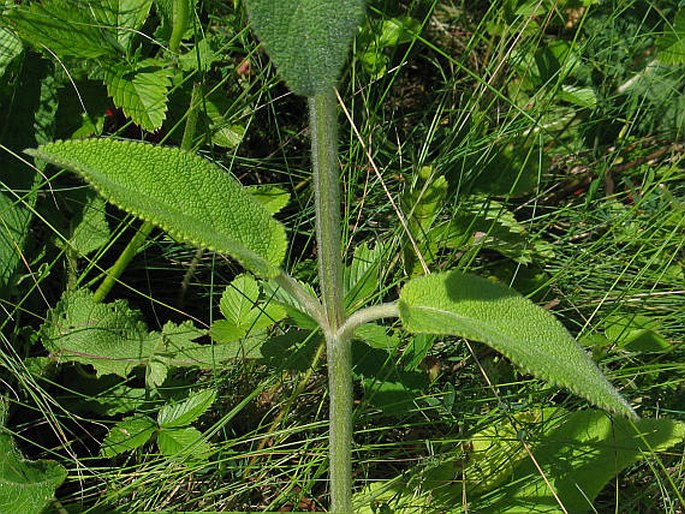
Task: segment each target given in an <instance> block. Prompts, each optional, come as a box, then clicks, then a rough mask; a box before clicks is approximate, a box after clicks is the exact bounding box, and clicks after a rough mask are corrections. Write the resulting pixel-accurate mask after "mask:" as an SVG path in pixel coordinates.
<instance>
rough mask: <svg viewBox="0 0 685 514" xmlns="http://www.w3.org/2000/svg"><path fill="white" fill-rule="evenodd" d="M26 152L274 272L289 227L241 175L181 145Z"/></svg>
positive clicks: (52, 147) (77, 146) (74, 145)
mask: <svg viewBox="0 0 685 514" xmlns="http://www.w3.org/2000/svg"><path fill="white" fill-rule="evenodd" d="M27 153H29V154H30V155H33V156H34V157H38V158H40V159H43V160H45V161H48V162H51V163H53V164H55V165H58V166H62V167H64V168H67V169H70V170H72V171H75V172H76V173H79V174H80V175H82V176H83V177H84V178H85V179H86V180H87V181H88V182H90V183H91V184H92V185H93V186H94V187H95V188H96V189H97V190H98V191H99V192H100V194H102V195H103V196H104V197H105V198H106V199H107V200H108V201H110V202H111V203H113V204H115V205H117V206H118V207H120V208H121V209H123V210H125V211H127V212H130V213H132V214H135V215H136V216H139V217H140V218H142V219H144V220H146V221H149V222H151V223H153V224H155V225H157V226H159V227H161V228H162V229H164V230H166V231H167V232H169V233H170V234H172V235H173V236H175V237H177V238H179V239H181V240H184V241H187V242H189V243H192V244H194V245H196V246H201V247H206V248H209V249H211V250H215V251H218V252H222V253H226V254H229V255H231V256H232V257H234V258H236V259H237V260H238V261H239V262H240V263H241V264H242V265H243V266H245V267H246V268H248V269H249V270H251V271H253V272H254V273H256V274H258V275H262V276H265V277H274V276H276V275H277V274H278V268H279V266H280V264H281V262H282V261H283V258H284V257H285V250H286V238H285V230H284V228H283V226H282V225H281V224H280V223H278V222H277V221H276V220H274V219H273V218H272V217H271V216H270V215H269V213H268V212H267V210H266V209H265V208H264V207H263V206H262V205H261V204H260V203H259V202H258V201H257V200H255V199H254V198H253V197H252V196H251V195H250V194H249V193H248V192H246V191H245V190H244V189H243V187H242V186H241V185H240V183H238V182H237V181H236V180H235V179H233V178H232V177H231V176H229V174H228V173H226V172H224V171H222V170H221V169H219V168H218V167H217V166H215V165H214V164H212V163H211V162H209V161H207V160H205V159H203V158H201V157H199V156H197V155H195V154H194V153H192V152H188V151H185V150H181V149H178V148H169V147H162V146H155V145H151V144H147V143H139V142H133V141H119V140H113V139H84V140H80V141H76V140H74V141H58V142H55V143H48V144H46V145H42V146H41V147H39V148H38V149H36V150H28V151H27Z"/></svg>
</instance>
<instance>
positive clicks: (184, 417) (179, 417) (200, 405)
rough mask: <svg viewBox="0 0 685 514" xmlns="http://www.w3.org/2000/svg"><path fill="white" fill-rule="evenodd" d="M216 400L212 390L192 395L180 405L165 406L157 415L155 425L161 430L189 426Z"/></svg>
mask: <svg viewBox="0 0 685 514" xmlns="http://www.w3.org/2000/svg"><path fill="white" fill-rule="evenodd" d="M215 399H216V391H215V390H214V389H205V390H204V391H199V392H197V393H193V394H191V395H190V396H188V398H186V399H185V400H184V401H182V402H181V403H176V404H171V405H165V406H164V407H162V408H161V409H160V410H159V413H158V414H157V423H158V424H159V426H160V427H162V428H177V427H184V426H187V425H190V424H191V423H192V422H193V421H195V420H196V419H197V418H199V417H200V416H202V415H203V414H204V413H205V412H206V411H207V409H209V407H211V406H212V403H214V400H215Z"/></svg>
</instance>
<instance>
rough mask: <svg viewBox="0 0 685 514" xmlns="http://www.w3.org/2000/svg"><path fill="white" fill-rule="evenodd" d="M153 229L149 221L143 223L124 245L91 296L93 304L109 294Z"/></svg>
mask: <svg viewBox="0 0 685 514" xmlns="http://www.w3.org/2000/svg"><path fill="white" fill-rule="evenodd" d="M154 227H155V226H154V225H153V224H152V223H150V222H149V221H145V222H143V224H142V225H141V226H140V228H139V229H138V231H137V232H136V234H135V235H134V236H133V237H132V238H131V240H130V241H129V242H128V244H127V245H126V248H124V250H123V251H122V252H121V254H120V255H119V257H118V258H117V260H116V262H115V263H114V265H113V266H112V267H111V268H109V269H108V270H107V272H106V273H107V274H106V276H105V279H104V280H103V281H102V283H101V284H100V285H99V286H98V288H97V289H96V290H95V294H94V295H93V301H94V302H95V303H100V302H101V301H103V300H104V299H105V297H106V296H107V295H108V294H109V292H110V291H111V290H112V288H113V287H114V284H116V282H117V280H118V279H119V277H120V276H121V275H123V273H124V271H125V270H126V268H127V267H128V265H129V263H130V262H131V260H132V259H133V258H134V257H135V256H136V254H137V253H138V250H140V247H141V246H143V243H144V242H145V240H146V239H147V236H149V235H150V232H152V229H153V228H154Z"/></svg>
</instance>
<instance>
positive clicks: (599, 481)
mask: <svg viewBox="0 0 685 514" xmlns="http://www.w3.org/2000/svg"><path fill="white" fill-rule="evenodd" d="M85 4H86V3H85V2H79V1H77V0H48V1H43V2H15V1H11V0H10V1H8V0H5V1H4V2H3V3H2V4H0V10H2V15H1V16H0V106H2V108H1V109H0V145H1V146H0V215H1V216H0V296H1V300H2V303H1V304H0V320H1V323H2V326H1V329H0V338H1V339H0V381H1V383H2V386H0V394H2V397H3V400H2V402H3V403H2V405H3V415H2V416H1V418H2V419H1V421H2V423H1V425H2V427H1V428H0V446H2V447H3V448H4V450H5V451H2V452H0V454H1V455H3V456H4V457H3V459H2V460H1V461H0V510H2V508H5V507H4V506H5V505H11V507H9V506H8V507H6V510H7V509H14V508H18V503H17V502H18V501H19V499H21V501H22V502H24V503H22V504H21V508H22V512H26V513H29V512H36V513H38V512H41V511H43V512H60V513H61V514H63V512H65V511H66V512H70V513H71V512H73V513H77V512H78V513H81V512H83V513H85V512H92V513H95V512H113V511H114V512H136V511H154V510H157V511H203V512H210V511H231V510H233V511H275V510H278V509H291V510H300V511H316V510H323V509H325V508H326V506H327V503H326V502H327V500H326V485H325V473H326V439H325V436H326V426H325V420H326V417H327V412H326V409H327V407H326V398H325V383H326V376H325V368H324V366H323V360H322V347H321V339H320V336H318V335H317V334H316V333H313V332H312V326H313V324H312V320H311V319H308V318H307V317H306V316H305V315H304V314H303V313H302V310H301V306H298V304H297V302H295V301H293V300H292V299H289V298H285V297H281V296H279V294H280V293H279V291H278V289H277V288H276V287H275V286H274V284H273V283H271V282H269V281H259V282H258V281H256V280H255V279H254V278H252V277H251V276H250V275H246V274H244V270H243V268H242V267H241V266H240V265H239V264H238V263H236V262H234V261H232V260H229V259H227V258H225V257H224V256H222V255H221V254H217V253H213V252H211V251H204V252H202V251H200V252H198V251H196V250H194V249H192V248H190V247H189V246H187V245H186V244H185V243H184V242H183V241H188V240H190V241H195V240H196V239H197V238H198V237H200V236H197V235H194V234H190V235H187V234H173V236H170V235H168V234H166V233H164V232H161V231H152V232H151V233H150V237H149V238H147V240H146V242H145V243H144V244H143V246H142V247H141V248H140V249H139V251H138V252H137V253H136V255H135V257H134V259H133V260H132V262H131V263H130V264H129V266H128V268H127V269H126V272H125V273H124V275H122V276H121V277H120V279H119V281H118V283H117V284H116V285H115V287H114V289H113V290H112V291H111V293H110V295H109V296H108V298H107V300H106V303H98V302H94V301H93V299H92V295H91V294H90V292H89V290H94V289H95V288H96V287H97V286H98V284H99V283H100V282H101V280H102V278H103V276H104V272H105V270H107V269H109V268H110V266H111V265H112V264H113V262H114V261H115V259H116V258H117V257H118V256H119V255H120V254H121V252H122V251H123V250H124V248H125V247H126V245H127V243H128V242H129V241H130V240H131V239H132V238H133V237H134V235H135V234H136V233H137V232H138V230H139V229H140V228H141V227H140V224H139V222H138V221H136V219H135V218H134V217H133V216H129V215H128V214H127V213H125V212H122V211H120V210H118V209H116V208H115V207H113V206H111V205H107V204H105V203H104V202H102V201H101V200H99V199H97V197H95V196H94V195H93V193H92V191H91V190H90V189H89V188H88V187H87V186H86V185H85V184H84V183H83V182H80V181H79V180H77V179H75V178H74V177H73V176H71V175H68V174H66V173H64V172H63V171H62V170H60V169H59V168H57V167H53V166H47V165H46V164H45V163H44V162H42V161H41V160H40V159H36V160H34V161H33V162H31V161H30V160H28V158H27V157H26V155H25V154H22V153H21V152H22V151H23V150H24V149H26V148H36V147H37V146H38V145H41V144H44V143H47V142H49V141H53V140H57V139H63V140H69V139H72V138H73V139H78V138H83V137H90V136H96V137H100V138H103V139H104V138H107V141H108V143H106V144H113V145H115V144H120V143H118V142H115V140H116V139H120V138H127V139H136V140H145V141H149V142H155V143H160V144H162V145H164V146H181V145H184V144H185V145H187V147H188V148H190V149H192V150H193V151H195V152H197V153H199V154H201V155H203V156H204V157H206V158H209V159H210V160H211V161H212V162H214V163H216V164H217V166H212V169H211V171H209V170H208V173H219V172H221V173H223V172H226V171H227V170H228V171H229V172H230V173H231V174H232V175H233V176H234V177H235V178H237V179H238V180H239V181H240V182H241V183H242V184H244V185H247V186H250V187H249V188H248V189H249V191H250V195H251V197H250V199H249V200H245V199H244V198H243V197H242V196H240V201H243V200H245V201H252V199H256V201H258V202H260V203H262V204H263V205H264V207H265V210H266V211H268V212H269V213H270V214H275V215H276V218H277V219H278V220H279V221H280V222H281V223H282V224H283V225H284V226H285V227H286V230H287V232H288V235H289V236H291V237H292V241H293V242H292V243H291V244H290V246H289V247H288V248H287V250H286V249H285V244H284V243H281V241H282V240H283V237H282V234H278V233H277V232H278V228H275V225H272V226H270V228H268V229H264V230H262V229H260V230H258V231H256V232H258V233H257V234H256V235H258V236H259V241H258V243H259V242H260V241H261V240H262V238H263V237H264V234H266V233H272V234H273V238H274V240H277V244H273V245H268V248H267V249H266V250H265V252H267V253H268V252H272V253H269V254H268V256H267V257H266V260H267V261H268V262H269V263H270V264H271V265H273V266H278V265H279V264H281V262H283V266H284V267H285V268H286V269H287V270H288V271H290V272H291V273H292V274H293V275H294V276H295V277H296V278H297V279H298V280H300V281H302V283H313V284H314V287H315V286H316V284H315V280H314V279H315V276H316V266H315V260H314V259H315V256H316V252H315V248H314V244H313V240H312V230H313V221H312V217H313V203H312V202H313V200H312V193H311V183H310V173H309V169H310V164H311V163H310V162H309V157H308V139H307V134H306V133H305V132H304V130H305V126H306V113H305V111H306V109H305V105H304V102H303V101H302V100H301V99H300V98H298V97H297V96H295V95H291V94H289V93H288V90H287V89H286V88H285V86H284V84H283V83H282V82H281V81H280V80H279V78H278V76H277V75H276V73H275V70H274V66H273V64H272V63H271V61H270V60H269V58H268V57H267V55H266V54H265V53H264V51H263V49H262V48H261V47H260V43H259V40H258V39H256V38H255V37H254V36H253V35H252V33H251V32H250V31H249V29H248V20H247V17H246V10H245V9H244V6H242V5H241V4H240V3H238V2H214V1H211V0H210V1H206V2H202V3H193V2H186V4H185V5H182V2H172V1H151V0H126V1H123V0H122V1H111V0H107V1H103V2H87V4H88V5H87V6H86V5H85ZM180 8H187V12H188V13H190V14H189V16H188V17H187V18H185V19H182V18H183V17H182V16H180V14H179V13H180V12H182V11H183V9H181V11H179V9H180ZM257 34H258V35H259V34H260V31H259V29H258V30H257ZM684 38H685V21H684V15H683V11H682V10H681V9H680V5H679V3H678V2H675V1H666V0H663V1H661V0H660V1H654V0H653V1H646V2H644V1H632V0H631V1H627V2H624V1H621V2H619V1H608V2H596V1H592V0H583V1H571V0H568V1H561V2H551V1H550V2H548V1H542V2H540V1H527V0H507V1H504V2H458V1H452V0H444V1H442V0H441V1H437V0H434V1H424V0H422V1H402V2H395V1H393V2H390V1H384V0H376V1H373V2H369V3H368V5H367V17H366V18H365V20H364V22H363V26H362V28H361V30H360V31H359V32H358V33H357V34H356V39H355V44H354V47H353V48H352V51H351V52H350V53H349V54H346V53H345V52H343V51H342V50H341V51H340V52H339V53H340V55H344V56H345V59H344V62H345V64H344V67H343V75H342V80H341V82H340V84H339V92H340V95H341V98H342V99H343V103H344V105H345V106H346V110H345V111H344V112H343V113H341V115H340V120H341V123H342V130H341V155H342V160H341V166H342V173H343V177H344V188H345V193H346V203H345V205H344V214H345V223H344V238H343V247H344V249H345V252H346V253H345V255H346V262H345V265H346V269H345V277H344V283H345V294H346V304H347V305H348V308H349V309H350V310H352V309H356V308H359V307H360V306H362V305H366V304H374V303H379V302H381V301H388V300H394V299H397V297H398V290H399V285H400V284H401V283H403V282H404V281H405V280H406V279H407V278H410V277H415V276H418V275H421V274H423V270H424V267H427V268H429V269H433V270H442V269H451V268H457V269H461V270H469V271H471V272H474V273H477V274H478V275H480V276H482V277H484V279H483V280H485V279H488V280H491V281H499V282H501V283H503V284H506V285H511V286H513V287H514V288H515V289H517V290H518V291H520V292H521V293H523V294H525V295H526V296H527V297H528V298H530V299H531V301H533V302H534V303H536V304H538V305H541V306H545V307H546V308H547V309H549V310H551V311H552V312H553V313H554V314H555V315H556V316H557V317H558V318H559V319H560V320H561V321H562V323H563V324H564V325H565V326H566V328H568V329H569V330H570V331H571V332H572V333H573V335H575V336H577V338H578V340H579V341H580V342H581V344H582V345H583V346H585V347H586V348H587V349H588V351H589V352H591V355H592V358H593V360H594V361H595V362H596V363H597V364H598V365H599V366H600V368H601V369H602V370H603V371H605V372H606V373H607V374H608V376H609V377H610V379H611V382H612V383H613V384H615V385H616V386H617V387H618V388H619V389H620V391H621V393H622V394H623V395H624V396H625V397H626V398H628V399H629V400H630V402H631V405H632V406H633V407H634V408H636V410H637V411H638V413H639V414H640V416H641V417H642V418H643V419H642V420H641V421H640V422H638V423H636V424H635V425H632V424H631V423H630V422H628V421H618V420H614V421H612V420H611V418H609V417H607V416H606V415H605V414H604V413H601V412H599V411H594V410H590V409H588V408H587V405H586V404H585V403H584V402H583V401H582V400H579V399H578V398H575V397H572V396H567V395H566V394H565V393H564V392H561V391H559V390H558V389H556V388H555V387H552V386H549V385H545V384H544V383H542V382H540V381H538V380H535V379H532V378H531V377H530V376H529V375H527V374H526V373H524V372H523V371H522V370H520V369H518V368H515V367H513V366H512V365H511V364H510V363H509V362H508V361H506V360H505V359H503V358H502V357H500V356H499V355H498V354H495V353H493V352H492V351H491V350H489V349H487V348H485V347H483V346H480V345H478V344H475V343H471V342H468V341H466V340H464V339H460V338H457V337H453V336H449V335H446V336H431V335H422V334H421V335H417V336H413V337H409V336H407V335H406V334H404V333H403V332H401V331H399V330H398V327H397V326H394V325H391V324H386V325H382V324H372V325H368V326H365V327H363V328H362V329H361V330H360V331H359V332H358V333H357V335H356V341H355V343H354V362H355V370H354V372H355V378H356V384H357V386H356V390H355V395H356V404H355V405H356V407H355V429H356V434H355V442H356V445H357V446H356V448H355V470H356V475H355V480H356V484H357V486H358V487H357V490H356V496H355V501H356V505H357V506H358V508H359V511H360V512H430V510H428V509H429V507H430V506H431V505H433V506H434V507H433V508H434V510H435V511H436V512H446V511H450V512H464V511H465V510H466V509H467V507H470V508H471V510H472V511H474V509H475V510H476V511H477V510H479V509H484V510H487V511H489V512H517V510H516V509H518V512H530V511H531V509H532V508H537V509H538V510H539V511H540V512H563V511H564V510H563V509H566V511H568V512H583V511H588V512H590V511H593V510H592V509H594V511H596V512H615V511H617V510H618V511H625V512H670V513H676V512H679V511H680V510H682V508H683V503H684V502H683V498H682V490H683V476H684V471H683V462H682V458H683V457H682V440H683V421H684V419H683V416H684V414H683V407H682V406H683V405H684V403H683V402H684V401H685V388H684V382H683V366H682V362H683V349H682V342H683V340H684V338H685V329H684V328H683V327H685V310H684V307H683V302H682V294H683V291H684V290H685V267H684V266H683V258H684V256H685V252H684V250H683V240H684V239H685V238H683V233H684V230H683V225H684V223H685V194H684V190H685V180H684V172H683V165H682V128H683V115H682V113H683V112H685V110H684V109H683V108H682V107H683V84H684V83H685V82H684V81H685V74H684V73H683V64H684V63H685V51H684V50H683V40H684ZM267 46H268V45H267ZM340 55H338V56H337V57H338V59H339V60H340V59H342V58H341V57H340ZM275 65H276V66H278V65H279V63H278V61H277V60H276V59H275ZM293 80H296V79H288V78H287V77H286V81H287V82H288V83H289V84H291V83H292V81H293ZM303 87H304V86H303ZM189 126H192V127H194V129H193V130H189V129H188V127H189ZM186 134H187V135H186ZM61 144H68V143H61ZM170 152H171V151H170ZM130 158H131V159H134V158H135V159H140V158H141V156H137V155H134V154H133V153H132V154H131V156H130ZM221 168H223V169H221ZM217 170H219V171H217ZM150 173H154V169H152V168H151V169H150ZM181 178H182V177H181V176H179V180H181ZM189 187H190V186H188V185H179V186H178V187H176V188H175V189H176V191H177V192H178V195H189V194H191V192H189V191H187V189H188V188H189ZM229 187H230V186H229ZM190 188H191V189H192V187H190ZM222 194H223V193H222ZM231 194H233V193H231V192H228V193H226V195H225V196H230V195H231ZM391 199H392V201H391ZM172 200H173V198H172ZM158 201H159V199H158V198H155V197H153V196H150V202H149V205H143V206H141V209H143V208H154V206H155V204H156V202H158ZM206 201H208V199H202V198H201V199H198V205H199V207H200V208H204V207H206V205H205V203H206ZM202 216H203V215H202V212H200V214H198V217H199V219H200V221H202ZM251 221H254V220H251ZM269 231H271V232H269ZM255 244H257V243H255ZM248 261H249V259H248V260H245V261H243V262H242V264H244V265H245V266H246V267H248V268H250V265H249V262H248ZM259 264H260V265H261V264H263V263H262V261H261V260H260V261H259ZM257 268H258V269H257V271H258V272H259V271H260V270H261V268H259V266H257ZM252 269H253V270H254V269H255V266H254V265H253V266H252ZM270 269H271V268H270V267H269V266H266V267H265V268H264V270H266V272H264V270H261V271H262V274H264V275H269V274H270V273H269V270H270ZM285 321H287V322H288V323H292V324H293V325H294V328H291V329H288V330H285V328H286V323H285ZM84 327H85V328H88V329H89V330H94V331H98V333H99V337H97V338H95V337H83V334H84V333H85V332H84ZM131 341H134V343H133V344H129V343H130V342H131ZM124 343H125V344H124ZM5 405H6V406H7V408H6V412H5V408H4V406H5ZM503 455H506V456H512V457H511V458H508V459H505V458H503ZM550 455H553V456H555V458H554V459H550V458H549V456H550ZM557 456H558V458H557ZM559 462H564V463H565V464H567V467H565V466H561V467H560V466H559V464H558V463H559ZM588 477H591V478H592V480H590V479H589V478H588ZM590 482H591V483H590ZM548 483H551V484H552V485H553V486H554V489H555V491H556V492H557V497H556V498H555V497H554V496H553V495H550V488H549V486H548ZM577 486H578V487H582V488H583V490H584V491H585V493H586V498H579V497H578V496H577V494H576V493H575V491H577ZM8 491H9V493H8ZM17 491H21V493H17ZM24 498H26V500H25V501H24ZM3 502H4V503H3ZM12 502H14V504H12ZM584 502H585V503H584ZM10 511H12V510H8V512H10Z"/></svg>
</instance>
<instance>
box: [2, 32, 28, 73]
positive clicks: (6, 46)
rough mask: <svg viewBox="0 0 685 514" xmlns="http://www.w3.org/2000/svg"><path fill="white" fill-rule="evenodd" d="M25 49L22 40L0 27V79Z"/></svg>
mask: <svg viewBox="0 0 685 514" xmlns="http://www.w3.org/2000/svg"><path fill="white" fill-rule="evenodd" d="M22 49H23V45H22V44H21V40H20V39H19V38H18V37H17V36H15V35H14V34H13V33H12V32H11V31H10V30H8V29H6V28H5V27H0V77H2V76H3V75H4V74H5V70H6V69H7V66H8V65H9V64H10V63H11V62H12V61H13V60H14V58H15V57H17V56H18V55H19V54H20V53H21V51H22Z"/></svg>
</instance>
